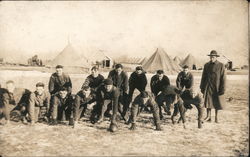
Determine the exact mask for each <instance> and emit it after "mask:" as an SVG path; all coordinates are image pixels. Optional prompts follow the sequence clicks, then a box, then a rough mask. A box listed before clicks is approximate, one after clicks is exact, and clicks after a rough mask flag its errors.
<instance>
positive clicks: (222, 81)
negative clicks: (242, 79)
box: [219, 64, 226, 95]
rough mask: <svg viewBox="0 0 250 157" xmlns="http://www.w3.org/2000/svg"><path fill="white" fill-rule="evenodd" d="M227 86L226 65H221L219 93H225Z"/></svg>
mask: <svg viewBox="0 0 250 157" xmlns="http://www.w3.org/2000/svg"><path fill="white" fill-rule="evenodd" d="M225 86H226V72H225V68H224V65H223V64H222V66H221V75H220V85H219V95H223V94H224V93H225Z"/></svg>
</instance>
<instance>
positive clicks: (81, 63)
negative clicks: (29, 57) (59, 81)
mask: <svg viewBox="0 0 250 157" xmlns="http://www.w3.org/2000/svg"><path fill="white" fill-rule="evenodd" d="M58 64H60V65H63V66H65V67H82V68H89V64H88V62H87V60H86V58H85V57H83V56H81V55H80V53H78V52H77V50H76V49H75V48H74V47H73V46H72V44H71V43H70V42H68V45H67V46H66V47H65V48H64V49H63V50H62V51H61V52H60V53H59V54H58V55H57V56H56V57H55V58H54V59H53V60H52V61H51V62H50V63H48V65H50V66H56V65H58Z"/></svg>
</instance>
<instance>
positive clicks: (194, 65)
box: [180, 54, 202, 70]
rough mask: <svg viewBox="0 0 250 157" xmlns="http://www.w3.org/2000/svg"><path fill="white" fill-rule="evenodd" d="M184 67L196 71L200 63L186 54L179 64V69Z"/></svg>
mask: <svg viewBox="0 0 250 157" xmlns="http://www.w3.org/2000/svg"><path fill="white" fill-rule="evenodd" d="M184 65H187V66H189V68H190V69H192V70H197V69H199V68H201V67H202V65H201V63H199V61H198V60H196V58H195V57H194V56H193V55H191V54H188V55H187V57H186V58H185V59H184V60H183V61H182V62H181V63H180V66H181V67H183V66H184Z"/></svg>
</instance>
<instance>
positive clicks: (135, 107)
mask: <svg viewBox="0 0 250 157" xmlns="http://www.w3.org/2000/svg"><path fill="white" fill-rule="evenodd" d="M139 112H140V110H139V105H138V104H132V107H131V115H130V117H131V118H130V119H131V122H132V125H131V127H130V130H135V129H136V118H137V116H138V115H139Z"/></svg>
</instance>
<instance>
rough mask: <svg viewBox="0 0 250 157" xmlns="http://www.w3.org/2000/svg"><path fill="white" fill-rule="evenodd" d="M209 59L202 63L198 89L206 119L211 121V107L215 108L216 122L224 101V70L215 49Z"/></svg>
mask: <svg viewBox="0 0 250 157" xmlns="http://www.w3.org/2000/svg"><path fill="white" fill-rule="evenodd" d="M208 56H210V61H209V62H208V63H206V64H205V65H204V69H203V73H202V77H201V84H200V89H201V92H202V94H203V97H204V105H205V108H207V117H206V118H205V120H206V121H209V122H211V109H215V122H216V123H218V122H219V120H218V111H219V110H222V109H223V105H224V103H225V97H224V93H225V84H226V72H225V67H224V65H223V64H222V63H221V62H219V61H217V57H219V55H218V54H217V52H216V51H215V50H212V51H211V52H210V54H209V55H208Z"/></svg>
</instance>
